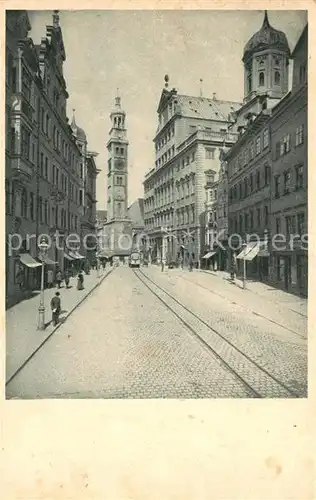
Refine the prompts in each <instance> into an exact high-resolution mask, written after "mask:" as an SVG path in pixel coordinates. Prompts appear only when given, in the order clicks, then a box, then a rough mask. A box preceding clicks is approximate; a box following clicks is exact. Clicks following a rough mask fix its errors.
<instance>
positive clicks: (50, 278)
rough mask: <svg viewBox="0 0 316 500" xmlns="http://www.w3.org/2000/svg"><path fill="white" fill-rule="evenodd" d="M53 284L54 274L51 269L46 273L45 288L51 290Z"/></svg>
mask: <svg viewBox="0 0 316 500" xmlns="http://www.w3.org/2000/svg"><path fill="white" fill-rule="evenodd" d="M53 284H54V273H53V271H52V270H51V269H48V271H47V286H48V288H53Z"/></svg>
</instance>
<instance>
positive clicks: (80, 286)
mask: <svg viewBox="0 0 316 500" xmlns="http://www.w3.org/2000/svg"><path fill="white" fill-rule="evenodd" d="M83 288H84V287H83V274H82V272H81V271H80V273H79V274H78V280H77V290H83Z"/></svg>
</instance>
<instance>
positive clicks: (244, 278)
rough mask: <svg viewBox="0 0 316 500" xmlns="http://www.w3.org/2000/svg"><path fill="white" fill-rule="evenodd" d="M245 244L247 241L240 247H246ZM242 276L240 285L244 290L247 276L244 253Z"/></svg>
mask: <svg viewBox="0 0 316 500" xmlns="http://www.w3.org/2000/svg"><path fill="white" fill-rule="evenodd" d="M246 246H247V243H246V242H244V243H243V244H242V248H243V250H245V249H246ZM243 268H244V269H243V278H242V286H243V289H244V290H245V289H246V288H247V276H246V259H245V255H244V256H243Z"/></svg>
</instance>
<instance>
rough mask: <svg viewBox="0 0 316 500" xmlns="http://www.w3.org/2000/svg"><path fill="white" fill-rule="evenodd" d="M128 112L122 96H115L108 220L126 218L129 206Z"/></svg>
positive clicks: (111, 135) (109, 153)
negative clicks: (125, 109)
mask: <svg viewBox="0 0 316 500" xmlns="http://www.w3.org/2000/svg"><path fill="white" fill-rule="evenodd" d="M125 119H126V113H125V111H123V109H122V108H121V98H120V97H118V96H117V97H116V98H115V108H114V109H113V111H112V113H111V122H112V127H111V130H110V137H109V140H108V143H107V148H108V175H107V178H108V204H107V209H108V221H109V222H110V221H116V220H120V221H121V220H124V219H126V218H127V208H128V166H127V158H128V154H127V153H128V140H127V135H126V128H125Z"/></svg>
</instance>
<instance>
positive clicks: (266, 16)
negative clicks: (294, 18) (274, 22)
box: [262, 10, 270, 27]
mask: <svg viewBox="0 0 316 500" xmlns="http://www.w3.org/2000/svg"><path fill="white" fill-rule="evenodd" d="M264 26H266V27H268V26H270V23H269V18H268V11H267V10H265V11H264V18H263V23H262V27H264Z"/></svg>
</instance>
